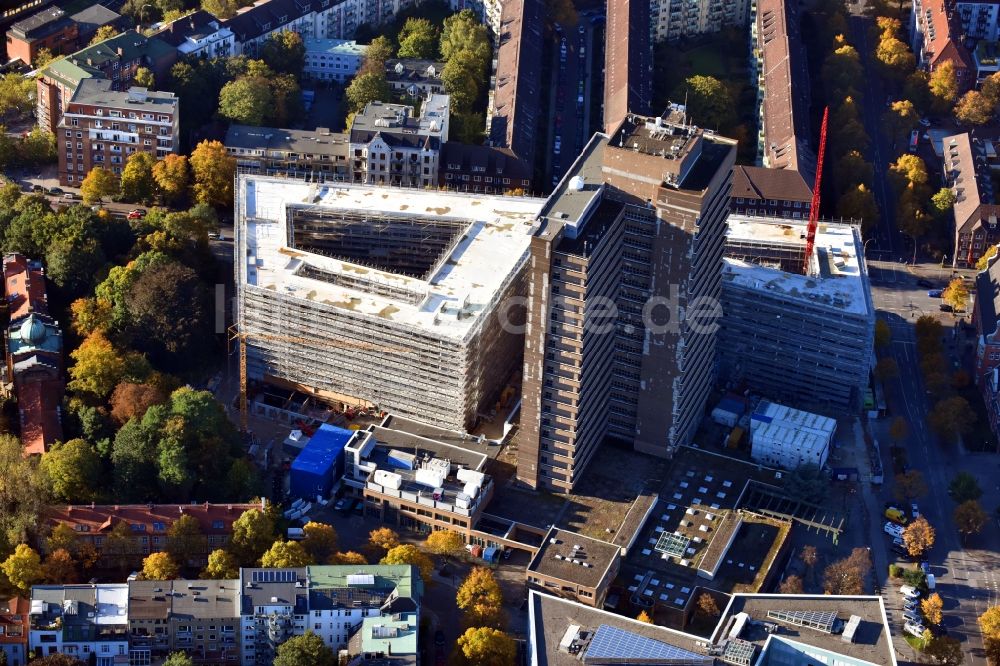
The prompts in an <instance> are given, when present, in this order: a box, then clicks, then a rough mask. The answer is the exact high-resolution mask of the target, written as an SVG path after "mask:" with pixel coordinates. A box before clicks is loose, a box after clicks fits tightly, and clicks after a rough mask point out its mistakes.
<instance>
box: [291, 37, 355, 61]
mask: <svg viewBox="0 0 1000 666" xmlns="http://www.w3.org/2000/svg"><path fill="white" fill-rule="evenodd" d="M303 44H305V47H306V57H307V58H308V57H309V56H311V55H318V54H320V53H325V54H327V55H342V56H357V57H359V58H360V57H362V56H364V54H365V53H366V52H367V51H368V45H367V44H358V43H357V42H356V41H354V40H353V39H322V38H319V39H314V38H312V37H310V38H308V39H305V40H303Z"/></svg>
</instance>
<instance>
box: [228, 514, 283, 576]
mask: <svg viewBox="0 0 1000 666" xmlns="http://www.w3.org/2000/svg"><path fill="white" fill-rule="evenodd" d="M274 537H275V516H274V512H273V511H270V510H268V511H261V510H259V509H248V510H247V511H244V512H243V514H242V515H240V517H239V518H237V519H236V521H235V522H234V523H233V537H232V547H231V550H232V553H233V555H235V556H236V559H237V560H239V561H240V563H241V564H242V565H243V566H253V565H254V564H255V563H256V562H257V560H259V559H260V556H261V555H263V554H264V551H265V550H267V549H268V547H270V546H271V544H273V543H274Z"/></svg>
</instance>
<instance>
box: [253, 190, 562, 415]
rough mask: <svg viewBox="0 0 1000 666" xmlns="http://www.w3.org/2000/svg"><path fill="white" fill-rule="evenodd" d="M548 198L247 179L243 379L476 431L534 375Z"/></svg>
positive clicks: (347, 405) (350, 405)
mask: <svg viewBox="0 0 1000 666" xmlns="http://www.w3.org/2000/svg"><path fill="white" fill-rule="evenodd" d="M543 203H544V202H543V200H541V199H532V198H526V197H516V198H514V197H500V196H490V195H472V194H460V193H452V192H448V193H445V192H437V191H424V190H409V189H399V188H388V187H378V186H368V185H336V186H333V185H320V184H315V183H313V184H311V183H305V182H302V181H297V180H288V179H280V178H273V177H263V176H249V175H243V176H240V178H239V180H238V183H237V193H236V224H235V239H234V240H235V244H236V248H237V249H236V256H237V257H242V258H243V260H238V261H237V262H236V268H235V271H236V276H235V277H236V285H237V315H236V321H237V324H236V331H235V333H234V337H236V338H237V339H238V340H239V342H240V347H241V358H242V364H241V365H242V366H243V368H244V369H243V370H242V371H241V374H242V375H243V377H244V382H246V381H251V382H253V381H257V382H266V383H269V384H273V385H275V386H279V387H283V388H287V389H294V390H297V391H301V392H302V393H304V394H307V395H312V396H315V397H317V398H319V399H321V400H323V401H325V402H327V403H329V404H331V405H332V406H334V407H335V408H342V409H348V408H364V409H378V410H384V411H391V412H393V413H395V414H397V415H400V416H407V417H411V418H415V419H418V420H420V421H424V422H427V423H432V424H435V425H440V426H442V427H445V428H450V429H455V430H461V431H470V430H471V429H472V428H473V427H474V426H475V424H476V423H477V422H479V421H480V420H481V419H484V418H486V419H488V418H491V417H492V415H493V414H494V412H495V410H496V406H497V404H498V401H500V400H501V399H502V398H503V397H509V396H510V394H511V393H512V392H511V391H510V390H505V387H506V386H507V385H508V383H509V382H510V381H511V378H512V377H514V376H515V375H516V373H517V372H518V371H519V369H520V366H521V359H522V354H523V332H522V331H521V329H520V328H519V327H520V325H521V324H523V321H524V311H523V307H521V308H519V307H518V303H519V301H518V299H517V298H516V297H520V296H524V294H525V293H526V290H527V282H526V272H525V266H526V262H527V258H528V247H529V243H530V240H531V235H532V233H533V231H534V228H535V223H536V222H535V220H536V218H537V216H538V213H539V211H540V209H541V207H542V204H543ZM245 393H246V384H245V383H244V387H243V395H244V400H245ZM244 411H245V403H244Z"/></svg>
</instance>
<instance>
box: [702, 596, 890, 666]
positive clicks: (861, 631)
mask: <svg viewBox="0 0 1000 666" xmlns="http://www.w3.org/2000/svg"><path fill="white" fill-rule="evenodd" d="M768 611H791V612H796V611H821V612H831V613H836V614H837V618H838V619H839V620H841V621H843V622H847V620H848V619H849V618H850V617H851V616H852V615H857V616H858V617H860V618H861V624H860V625H859V626H858V629H857V633H855V635H854V642H852V643H847V642H845V641H844V640H843V637H842V636H841V635H840V634H826V633H823V632H821V631H817V630H814V629H809V628H807V627H799V626H795V625H793V624H791V623H789V622H784V621H781V620H774V619H769V618H768V617H767V613H768ZM737 613H747V614H748V615H749V616H750V617H751V619H753V620H757V621H769V622H775V623H776V624H777V625H778V627H779V629H778V632H777V633H776V634H773V636H776V637H778V638H781V639H790V640H794V641H798V642H800V643H805V644H806V645H810V646H814V647H817V648H820V649H823V650H829V651H830V652H836V653H838V654H843V655H847V656H849V657H851V658H854V659H860V660H862V661H866V662H868V663H871V664H876V665H877V666H896V657H895V654H894V653H893V646H892V639H891V638H890V637H889V630H888V626H887V619H886V615H885V607H884V606H883V604H882V598H881V597H876V596H835V595H815V596H813V595H805V594H734V595H732V597H731V599H730V601H729V605H728V606H727V607H726V609H725V611H724V612H723V614H722V618H721V620H720V621H719V624H718V626H717V627H716V629H715V633H714V634H713V635H712V640H713V642H716V643H717V642H719V641H720V640H721V639H722V638H724V634H725V633H728V631H729V630H730V628H731V626H732V618H733V616H735V615H736V614H737ZM770 636H772V634H768V633H767V632H766V631H765V630H764V628H763V627H762V626H760V625H754V626H750V624H749V623H747V627H746V628H745V629H744V630H743V632H742V633H741V634H740V638H742V639H743V640H746V641H750V642H751V643H754V644H756V645H757V646H758V647H763V646H764V644H765V643H766V642H767V640H768V637H770Z"/></svg>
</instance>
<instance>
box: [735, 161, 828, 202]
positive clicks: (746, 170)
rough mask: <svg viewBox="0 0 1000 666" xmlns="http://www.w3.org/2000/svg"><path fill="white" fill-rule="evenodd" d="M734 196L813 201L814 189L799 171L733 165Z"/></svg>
mask: <svg viewBox="0 0 1000 666" xmlns="http://www.w3.org/2000/svg"><path fill="white" fill-rule="evenodd" d="M729 195H730V196H732V197H743V198H744V199H777V200H788V201H810V202H811V201H812V191H811V190H810V189H809V185H807V184H806V181H805V179H804V178H803V177H802V174H800V173H799V172H798V171H795V170H792V169H766V168H764V167H755V166H743V165H736V166H735V167H733V186H732V190H731V191H730V193H729Z"/></svg>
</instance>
